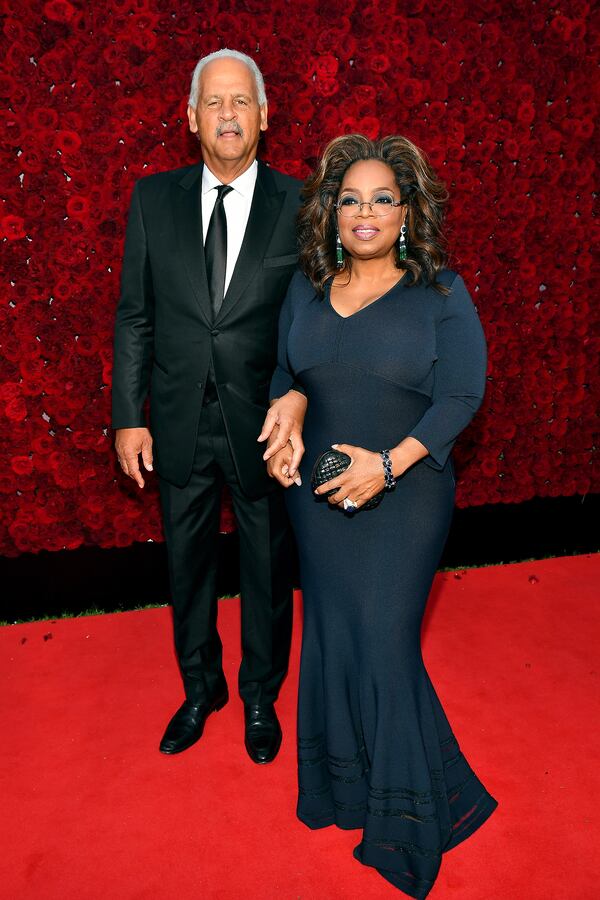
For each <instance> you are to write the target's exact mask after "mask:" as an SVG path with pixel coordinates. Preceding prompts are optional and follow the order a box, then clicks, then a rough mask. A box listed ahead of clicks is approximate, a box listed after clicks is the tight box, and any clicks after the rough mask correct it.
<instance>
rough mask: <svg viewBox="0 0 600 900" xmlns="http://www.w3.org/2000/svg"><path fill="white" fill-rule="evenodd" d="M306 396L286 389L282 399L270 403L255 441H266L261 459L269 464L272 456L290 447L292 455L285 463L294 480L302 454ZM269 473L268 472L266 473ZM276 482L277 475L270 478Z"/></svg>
mask: <svg viewBox="0 0 600 900" xmlns="http://www.w3.org/2000/svg"><path fill="white" fill-rule="evenodd" d="M306 405H307V401H306V397H305V396H304V394H301V393H300V392H299V391H295V390H293V389H292V390H290V391H288V392H287V394H284V396H283V397H279V398H278V399H277V400H273V403H272V405H271V408H270V410H269V411H268V413H267V415H266V418H265V421H264V424H263V427H262V431H261V433H260V434H259V436H258V440H259V441H264V440H266V439H267V438H268V443H267V449H266V451H265V453H264V456H263V459H264V460H265V462H267V463H268V462H270V461H271V459H272V458H273V457H274V455H275V454H276V453H279V452H280V451H283V450H285V448H286V447H291V450H292V455H291V458H290V460H289V461H288V462H287V465H288V466H289V471H290V474H291V477H292V480H293V479H294V477H295V475H296V472H297V470H298V466H299V465H300V460H301V459H302V457H303V455H304V443H303V442H302V427H303V425H304V416H305V413H306ZM269 474H270V472H269ZM274 477H275V478H277V480H278V481H279V478H278V476H277V475H274Z"/></svg>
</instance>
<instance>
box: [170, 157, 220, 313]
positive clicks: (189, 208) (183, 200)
mask: <svg viewBox="0 0 600 900" xmlns="http://www.w3.org/2000/svg"><path fill="white" fill-rule="evenodd" d="M202 168H203V164H202V163H199V164H198V165H197V166H194V167H193V168H192V169H189V170H188V171H187V172H186V173H185V174H184V176H183V177H182V178H181V179H180V181H178V182H176V183H175V184H174V186H173V213H174V228H175V234H176V235H177V242H178V245H179V248H180V253H181V257H182V260H183V265H184V267H185V269H186V271H187V274H188V278H189V280H190V283H191V285H192V288H193V291H194V294H195V296H196V299H197V301H198V305H199V307H200V312H201V314H202V316H203V318H204V319H205V321H206V323H207V325H211V323H212V312H211V307H210V297H209V294H208V282H207V279H206V266H205V263H204V241H203V237H202Z"/></svg>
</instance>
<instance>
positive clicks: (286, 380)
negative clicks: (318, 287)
mask: <svg viewBox="0 0 600 900" xmlns="http://www.w3.org/2000/svg"><path fill="white" fill-rule="evenodd" d="M300 278H301V276H300V273H299V272H296V273H295V274H294V276H293V277H292V280H291V281H290V285H289V287H288V290H287V294H286V295H285V298H284V301H283V304H282V306H281V312H280V314H279V338H278V342H277V368H276V369H275V372H274V373H273V377H272V379H271V387H270V389H269V399H270V400H275V399H276V398H277V397H282V396H283V395H284V394H287V392H288V391H289V390H291V389H292V388H293V389H294V390H299V391H300V392H301V393H304V391H303V389H302V388H300V387H299V385H297V384H296V382H295V379H294V375H293V374H292V371H291V369H290V364H289V361H288V357H287V339H288V334H289V331H290V327H291V325H292V321H293V318H294V297H295V294H296V287H297V285H298V283H299V280H300Z"/></svg>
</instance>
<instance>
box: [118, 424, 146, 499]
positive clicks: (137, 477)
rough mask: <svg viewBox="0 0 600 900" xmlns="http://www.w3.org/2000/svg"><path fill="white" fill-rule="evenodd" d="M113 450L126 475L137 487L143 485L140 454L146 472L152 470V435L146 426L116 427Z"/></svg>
mask: <svg viewBox="0 0 600 900" xmlns="http://www.w3.org/2000/svg"><path fill="white" fill-rule="evenodd" d="M115 450H116V451H117V457H118V459H119V463H120V465H121V468H122V469H123V471H124V472H125V474H126V475H129V477H130V478H133V480H134V481H135V483H136V484H137V486H138V487H140V488H143V487H144V484H145V482H144V479H143V477H142V473H141V471H140V465H139V461H138V457H139V455H140V453H141V454H142V462H143V464H144V468H145V469H146V471H147V472H151V471H152V435H151V434H150V432H149V431H148V429H147V428H117V430H116V436H115Z"/></svg>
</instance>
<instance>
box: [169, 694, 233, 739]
mask: <svg viewBox="0 0 600 900" xmlns="http://www.w3.org/2000/svg"><path fill="white" fill-rule="evenodd" d="M228 700H229V694H228V692H227V688H225V690H224V691H223V692H222V693H221V694H219V695H218V696H216V697H215V698H214V699H213V700H211V701H210V703H201V704H199V705H196V704H194V703H190V701H189V700H186V701H185V702H184V703H183V704H182V705H181V706H180V707H179V709H178V710H177V712H176V713H175V715H174V716H173V718H172V719H171V721H170V722H169V724H168V725H167V730H166V731H165V733H164V735H163V739H162V741H161V742H160V748H159V749H160V752H161V753H181V751H182V750H187V748H188V747H191V746H192V744H195V743H196V741H197V740H199V739H200V738H201V737H202V732H203V731H204V725H205V723H206V720H207V718H208V717H209V715H210V714H211V712H216V711H217V710H219V709H222V708H223V707H224V706H225V704H226V703H227V701H228Z"/></svg>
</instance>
